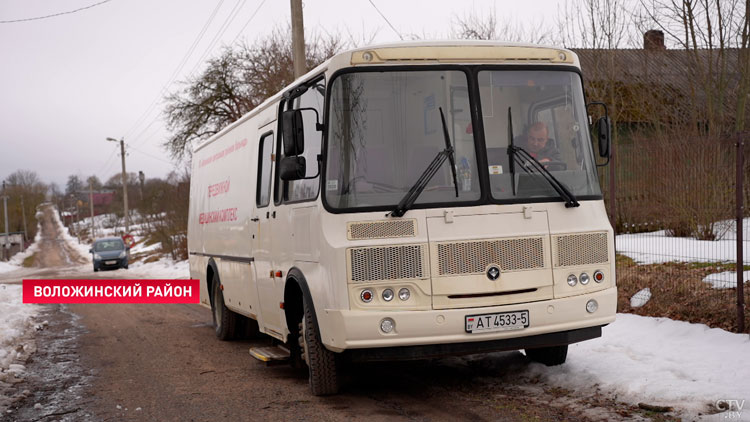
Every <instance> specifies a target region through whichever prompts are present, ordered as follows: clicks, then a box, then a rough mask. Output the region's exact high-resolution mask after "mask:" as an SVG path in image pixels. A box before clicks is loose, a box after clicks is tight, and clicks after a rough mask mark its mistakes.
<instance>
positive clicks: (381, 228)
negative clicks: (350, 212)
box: [346, 219, 417, 240]
mask: <svg viewBox="0 0 750 422" xmlns="http://www.w3.org/2000/svg"><path fill="white" fill-rule="evenodd" d="M416 226H417V221H416V220H414V219H405V220H393V221H388V220H386V221H362V222H351V223H349V224H348V225H347V228H346V237H347V239H349V240H363V239H388V238H394V237H414V236H416V234H417V229H416Z"/></svg>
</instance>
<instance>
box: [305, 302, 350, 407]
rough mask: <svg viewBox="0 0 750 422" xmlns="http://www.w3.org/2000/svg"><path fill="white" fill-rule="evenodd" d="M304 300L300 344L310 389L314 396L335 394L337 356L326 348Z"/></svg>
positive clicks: (337, 372)
mask: <svg viewBox="0 0 750 422" xmlns="http://www.w3.org/2000/svg"><path fill="white" fill-rule="evenodd" d="M307 302H308V301H307V300H305V301H304V316H303V317H302V323H301V324H300V325H301V330H300V346H301V348H302V355H303V358H304V360H305V362H306V363H307V367H308V369H309V374H310V375H309V377H310V390H311V391H312V394H313V395H315V396H328V395H332V394H337V393H338V392H339V389H340V387H341V386H340V374H339V364H338V356H337V355H336V353H334V352H332V351H330V350H328V349H326V347H325V346H324V345H323V342H322V341H321V339H320V333H318V331H317V330H316V329H315V316H314V315H313V310H312V304H309V303H307Z"/></svg>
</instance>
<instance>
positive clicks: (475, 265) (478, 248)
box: [437, 237, 545, 276]
mask: <svg viewBox="0 0 750 422" xmlns="http://www.w3.org/2000/svg"><path fill="white" fill-rule="evenodd" d="M437 255H438V275H439V276H448V275H465V274H483V273H484V272H485V271H487V267H488V266H489V265H490V264H495V265H498V266H499V267H500V270H501V271H503V272H505V271H520V270H532V269H538V268H544V266H545V265H544V238H543V237H526V238H514V239H495V240H480V241H470V242H450V243H438V244H437Z"/></svg>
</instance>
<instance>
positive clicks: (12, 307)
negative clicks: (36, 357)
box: [0, 284, 41, 379]
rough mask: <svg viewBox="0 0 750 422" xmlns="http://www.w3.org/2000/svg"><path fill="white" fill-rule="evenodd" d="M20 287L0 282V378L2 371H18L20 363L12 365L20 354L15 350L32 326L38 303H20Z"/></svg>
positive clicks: (20, 367)
mask: <svg viewBox="0 0 750 422" xmlns="http://www.w3.org/2000/svg"><path fill="white" fill-rule="evenodd" d="M22 299H23V296H22V287H21V285H17V284H0V379H2V375H3V373H6V372H12V373H18V372H19V370H21V369H22V365H13V366H12V367H11V364H12V363H13V360H14V359H15V358H16V357H17V356H19V355H20V354H21V352H20V351H18V350H17V346H18V342H19V340H20V338H21V337H22V336H23V335H24V334H25V333H26V331H27V330H29V329H31V328H32V327H33V320H32V318H33V317H34V316H35V315H36V314H37V313H38V312H39V310H40V308H41V307H40V306H39V305H32V304H24V303H22Z"/></svg>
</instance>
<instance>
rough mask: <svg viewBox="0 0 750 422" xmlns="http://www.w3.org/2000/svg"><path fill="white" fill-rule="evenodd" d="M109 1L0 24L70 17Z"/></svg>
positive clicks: (105, 0)
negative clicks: (72, 14)
mask: <svg viewBox="0 0 750 422" xmlns="http://www.w3.org/2000/svg"><path fill="white" fill-rule="evenodd" d="M110 1H112V0H104V1H100V2H99V3H94V4H92V5H89V6H86V7H81V8H79V9H75V10H69V11H67V12H60V13H55V14H53V15H47V16H37V17H34V18H25V19H15V20H10V21H0V23H17V22H28V21H38V20H41V19H49V18H54V17H56V16H62V15H70V14H71V13H76V12H80V11H82V10H86V9H91V8H92V7H96V6H99V5H100V4H104V3H109V2H110Z"/></svg>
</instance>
